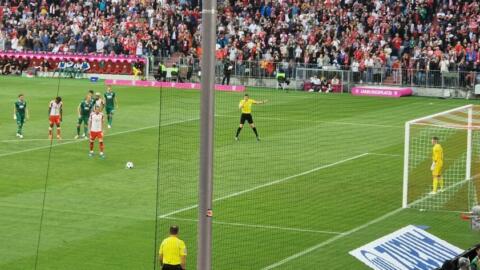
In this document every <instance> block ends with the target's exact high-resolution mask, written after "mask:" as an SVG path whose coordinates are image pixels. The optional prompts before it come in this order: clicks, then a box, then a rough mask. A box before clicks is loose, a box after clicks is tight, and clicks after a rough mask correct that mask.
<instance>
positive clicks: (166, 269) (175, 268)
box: [162, 264, 182, 270]
mask: <svg viewBox="0 0 480 270" xmlns="http://www.w3.org/2000/svg"><path fill="white" fill-rule="evenodd" d="M162 270H182V266H181V265H180V264H178V265H171V264H164V265H163V266H162Z"/></svg>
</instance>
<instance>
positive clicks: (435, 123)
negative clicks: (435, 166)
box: [402, 105, 480, 211]
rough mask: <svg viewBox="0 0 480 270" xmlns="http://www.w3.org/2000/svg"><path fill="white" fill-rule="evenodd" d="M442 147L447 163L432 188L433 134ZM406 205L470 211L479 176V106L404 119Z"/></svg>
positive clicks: (403, 203) (475, 201)
mask: <svg viewBox="0 0 480 270" xmlns="http://www.w3.org/2000/svg"><path fill="white" fill-rule="evenodd" d="M433 137H437V138H438V139H439V143H440V145H441V146H442V148H443V153H444V165H443V170H442V175H441V179H443V187H442V185H439V187H438V189H437V192H433V191H434V190H433V176H432V171H431V170H430V167H431V164H432V149H433V145H432V138H433ZM404 151H405V153H404V175H403V202H402V206H403V207H404V208H417V209H421V210H447V211H469V210H470V209H471V207H473V206H474V205H476V204H477V198H478V195H480V194H479V191H478V190H477V188H476V187H478V186H479V185H477V183H478V181H479V180H480V164H479V163H480V110H479V108H478V107H475V106H473V105H466V106H463V107H459V108H455V109H452V110H448V111H445V112H441V113H437V114H434V115H429V116H425V117H422V118H418V119H414V120H411V121H408V122H406V123H405V149H404Z"/></svg>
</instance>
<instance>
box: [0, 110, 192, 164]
mask: <svg viewBox="0 0 480 270" xmlns="http://www.w3.org/2000/svg"><path fill="white" fill-rule="evenodd" d="M198 119H199V118H198V117H197V118H191V119H187V120H181V121H175V122H171V123H167V124H165V125H162V127H165V126H171V125H176V124H182V123H186V122H190V121H195V120H198ZM151 128H158V125H154V126H148V127H142V128H136V129H129V130H125V131H120V132H117V133H112V134H108V135H105V136H104V137H111V136H117V135H122V134H126V133H132V132H137V131H142V130H147V129H151ZM84 141H85V140H82V139H79V140H74V141H69V142H66V143H59V144H54V145H52V146H51V147H57V146H62V145H66V144H72V143H79V142H84ZM48 148H50V145H45V146H39V147H34V148H28V149H25V150H20V151H15V152H10V153H5V154H0V157H6V156H12V155H16V154H21V153H27V152H32V151H37V150H42V149H48Z"/></svg>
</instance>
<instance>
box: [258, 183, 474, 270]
mask: <svg viewBox="0 0 480 270" xmlns="http://www.w3.org/2000/svg"><path fill="white" fill-rule="evenodd" d="M474 177H475V176H474ZM468 181H470V179H464V180H462V181H460V182H457V183H455V184H454V185H452V186H449V187H448V188H446V189H445V190H444V192H445V191H447V190H450V189H452V188H455V187H457V186H459V185H462V184H464V183H466V182H468ZM433 196H435V195H433V194H429V195H427V196H425V197H423V198H420V199H418V200H416V201H414V202H412V203H411V204H409V206H414V205H416V204H419V203H421V202H423V201H425V200H427V199H429V198H431V197H433ZM404 209H405V208H401V207H400V208H397V209H395V210H393V211H390V212H388V213H386V214H384V215H383V216H380V217H378V218H376V219H373V220H371V221H369V222H367V223H364V224H362V225H360V226H358V227H355V228H353V229H351V230H349V231H346V232H344V233H342V234H339V235H337V236H334V237H332V238H330V239H328V240H325V241H323V242H321V243H319V244H317V245H315V246H312V247H309V248H307V249H305V250H303V251H301V252H298V253H296V254H293V255H292V256H290V257H287V258H285V259H283V260H281V261H278V262H276V263H274V264H271V265H269V266H267V267H264V268H262V270H270V269H274V268H276V267H279V266H281V265H284V264H286V263H288V262H290V261H292V260H295V259H297V258H299V257H302V256H303V255H306V254H308V253H310V252H312V251H315V250H317V249H319V248H322V247H324V246H326V245H328V244H330V243H332V242H335V241H337V240H339V239H342V238H344V237H346V236H350V235H352V234H354V233H356V232H358V231H360V230H363V229H366V228H368V227H370V226H371V225H373V224H375V223H378V222H380V221H383V220H385V219H387V218H389V217H391V216H394V215H396V214H398V213H400V212H401V211H402V210H404Z"/></svg>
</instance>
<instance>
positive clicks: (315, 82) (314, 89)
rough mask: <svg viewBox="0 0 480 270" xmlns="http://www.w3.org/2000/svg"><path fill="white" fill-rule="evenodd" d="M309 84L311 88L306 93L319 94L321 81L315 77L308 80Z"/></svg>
mask: <svg viewBox="0 0 480 270" xmlns="http://www.w3.org/2000/svg"><path fill="white" fill-rule="evenodd" d="M310 82H311V83H312V88H310V89H309V90H308V92H319V91H320V89H321V88H322V81H321V80H320V79H319V78H318V77H317V76H316V75H315V76H313V77H312V78H310Z"/></svg>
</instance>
